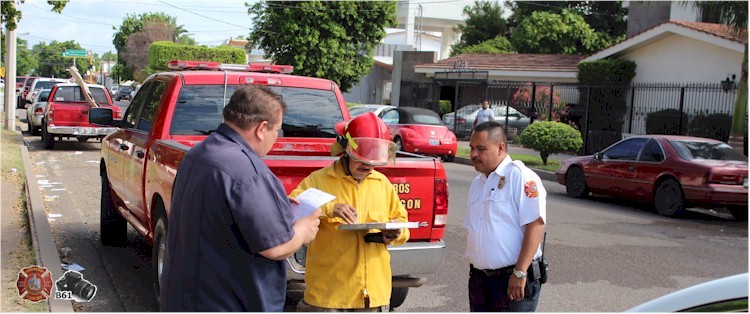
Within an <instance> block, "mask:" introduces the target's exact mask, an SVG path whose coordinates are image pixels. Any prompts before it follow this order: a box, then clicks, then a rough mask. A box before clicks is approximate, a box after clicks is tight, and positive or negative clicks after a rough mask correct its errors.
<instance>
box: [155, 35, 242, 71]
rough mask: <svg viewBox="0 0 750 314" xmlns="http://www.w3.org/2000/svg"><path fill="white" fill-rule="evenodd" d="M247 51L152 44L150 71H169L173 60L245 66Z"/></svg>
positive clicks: (167, 43) (228, 48) (163, 43)
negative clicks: (170, 62)
mask: <svg viewBox="0 0 750 314" xmlns="http://www.w3.org/2000/svg"><path fill="white" fill-rule="evenodd" d="M245 59H246V57H245V50H244V49H241V48H237V47H228V46H219V47H214V48H209V47H204V46H190V45H181V44H176V43H173V42H169V41H158V42H155V43H152V44H151V46H149V48H148V66H149V70H150V71H152V72H154V73H156V72H161V71H166V70H167V63H168V62H169V61H172V60H191V61H215V62H221V63H235V64H245V63H246V61H245Z"/></svg>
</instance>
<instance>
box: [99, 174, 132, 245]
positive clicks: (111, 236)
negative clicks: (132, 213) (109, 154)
mask: <svg viewBox="0 0 750 314" xmlns="http://www.w3.org/2000/svg"><path fill="white" fill-rule="evenodd" d="M101 198H102V199H101V213H100V215H99V217H100V220H99V233H100V236H101V241H102V245H105V246H125V244H126V243H127V242H128V225H127V221H125V218H123V217H122V215H120V213H119V212H118V211H117V209H116V208H115V203H114V202H113V201H112V194H111V191H110V187H109V179H108V178H107V173H106V172H104V171H103V173H102V194H101Z"/></svg>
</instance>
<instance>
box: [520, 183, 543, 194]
mask: <svg viewBox="0 0 750 314" xmlns="http://www.w3.org/2000/svg"><path fill="white" fill-rule="evenodd" d="M523 192H524V193H526V197H528V198H534V197H538V196H539V190H537V187H536V182H534V181H526V183H524V184H523Z"/></svg>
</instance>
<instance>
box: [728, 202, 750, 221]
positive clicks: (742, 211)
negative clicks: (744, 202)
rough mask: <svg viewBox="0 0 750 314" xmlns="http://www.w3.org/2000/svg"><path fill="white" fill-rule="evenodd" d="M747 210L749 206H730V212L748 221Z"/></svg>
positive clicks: (738, 218)
mask: <svg viewBox="0 0 750 314" xmlns="http://www.w3.org/2000/svg"><path fill="white" fill-rule="evenodd" d="M747 211H748V209H747V206H729V212H730V213H732V216H734V219H737V220H739V221H747Z"/></svg>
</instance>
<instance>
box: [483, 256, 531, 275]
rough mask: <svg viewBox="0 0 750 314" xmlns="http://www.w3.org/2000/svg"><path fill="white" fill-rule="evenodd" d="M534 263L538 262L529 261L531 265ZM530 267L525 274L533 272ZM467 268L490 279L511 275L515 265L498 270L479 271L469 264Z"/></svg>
mask: <svg viewBox="0 0 750 314" xmlns="http://www.w3.org/2000/svg"><path fill="white" fill-rule="evenodd" d="M535 262H537V263H538V262H539V261H538V260H536V259H535V260H533V261H531V263H532V264H533V263H535ZM532 266H533V265H529V269H527V270H526V274H530V273H531V272H532V271H533V270H532V268H533V267H532ZM469 267H471V272H474V273H477V274H482V275H485V276H487V277H492V276H499V275H511V274H513V270H514V269H515V268H516V265H510V266H506V267H503V268H498V269H479V268H476V267H474V264H469Z"/></svg>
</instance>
